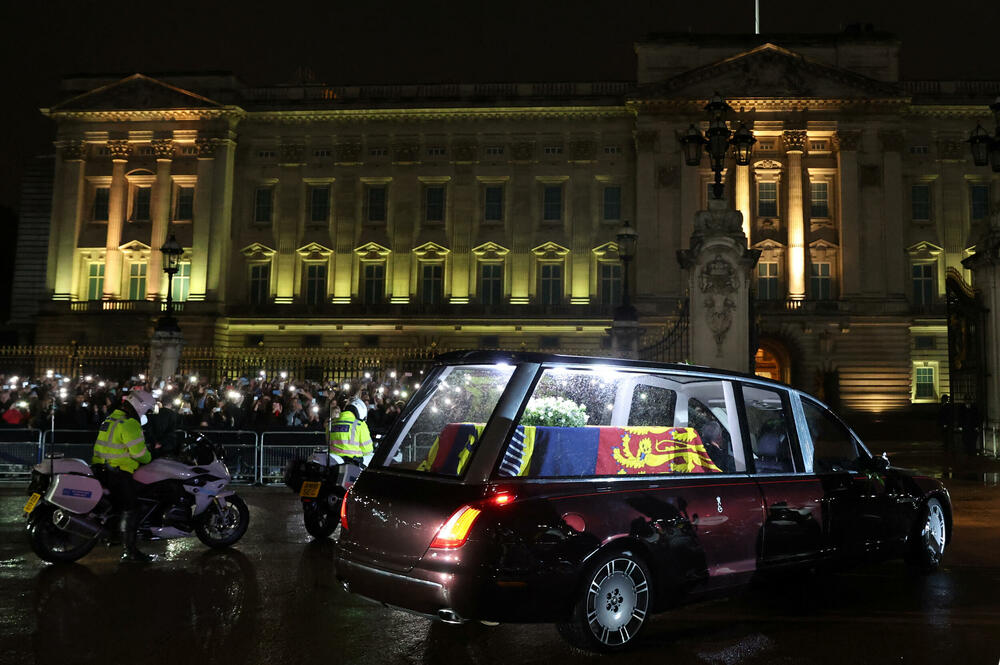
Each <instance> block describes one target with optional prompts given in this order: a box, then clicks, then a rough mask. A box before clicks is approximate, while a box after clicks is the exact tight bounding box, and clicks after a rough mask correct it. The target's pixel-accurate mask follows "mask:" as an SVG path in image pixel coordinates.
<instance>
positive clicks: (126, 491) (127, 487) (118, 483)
mask: <svg viewBox="0 0 1000 665" xmlns="http://www.w3.org/2000/svg"><path fill="white" fill-rule="evenodd" d="M103 480H104V484H105V486H106V487H107V488H108V489H109V490H111V504H112V505H113V506H114V507H115V510H116V511H119V512H123V511H126V510H132V509H133V508H135V507H136V504H137V499H136V487H135V486H136V482H135V479H134V478H133V477H132V474H131V473H129V472H128V471H122V470H121V469H119V468H116V467H113V466H108V465H104V478H103Z"/></svg>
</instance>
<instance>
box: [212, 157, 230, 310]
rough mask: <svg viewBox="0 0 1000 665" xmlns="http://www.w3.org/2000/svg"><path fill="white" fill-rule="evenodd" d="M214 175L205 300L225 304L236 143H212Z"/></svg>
mask: <svg viewBox="0 0 1000 665" xmlns="http://www.w3.org/2000/svg"><path fill="white" fill-rule="evenodd" d="M213 142H214V144H215V173H213V174H212V230H211V234H210V235H209V243H208V288H207V292H208V297H209V299H215V300H219V301H225V300H226V277H227V274H228V271H229V261H230V258H231V257H230V256H229V253H230V245H231V244H232V240H231V238H232V230H231V227H232V221H233V166H234V160H235V154H236V142H235V141H233V140H232V139H231V138H221V139H213Z"/></svg>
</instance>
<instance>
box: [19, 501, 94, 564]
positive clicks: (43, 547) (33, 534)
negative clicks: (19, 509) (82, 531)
mask: <svg viewBox="0 0 1000 665" xmlns="http://www.w3.org/2000/svg"><path fill="white" fill-rule="evenodd" d="M54 512H55V509H54V508H52V506H39V507H38V508H36V509H35V511H34V514H32V516H31V519H30V520H29V521H28V523H27V524H26V525H25V531H26V533H27V536H28V543H29V544H30V545H31V549H32V551H33V552H34V553H35V554H37V555H38V557H39V558H40V559H42V560H43V561H48V562H50V563H67V562H70V561H76V560H77V559H80V558H82V557H84V556H86V555H87V554H89V553H90V550H92V549H94V545H96V544H97V541H98V538H97V537H96V536H95V537H93V538H84V537H82V536H77V535H75V534H72V533H69V532H68V531H63V530H62V529H60V528H59V527H57V526H56V525H55V524H53V523H52V514H53V513H54Z"/></svg>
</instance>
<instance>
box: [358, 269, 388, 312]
mask: <svg viewBox="0 0 1000 665" xmlns="http://www.w3.org/2000/svg"><path fill="white" fill-rule="evenodd" d="M384 299H385V264H384V263H365V264H363V269H362V275H361V302H363V303H364V304H366V305H378V304H380V303H381V302H382V301H383V300H384Z"/></svg>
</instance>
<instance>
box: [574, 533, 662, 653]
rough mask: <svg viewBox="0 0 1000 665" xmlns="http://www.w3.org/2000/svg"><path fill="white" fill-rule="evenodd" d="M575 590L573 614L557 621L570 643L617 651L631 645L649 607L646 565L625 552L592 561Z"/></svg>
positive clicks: (649, 581) (650, 592) (587, 647)
mask: <svg viewBox="0 0 1000 665" xmlns="http://www.w3.org/2000/svg"><path fill="white" fill-rule="evenodd" d="M583 580H584V581H583V584H582V586H581V588H580V590H579V591H578V592H577V600H576V604H575V605H574V606H573V615H572V617H571V619H570V620H569V621H567V622H565V623H560V624H557V626H556V628H557V629H558V630H559V634H560V635H562V636H563V638H564V639H566V641H568V642H569V643H570V644H572V645H573V646H576V647H579V648H581V649H587V650H589V651H604V652H608V651H621V650H623V649H626V648H628V647H629V646H631V645H632V642H634V641H635V638H636V636H637V635H638V634H639V631H640V630H641V629H642V627H643V626H644V625H645V624H646V617H647V615H648V614H649V611H650V608H652V606H653V592H652V588H651V577H650V574H649V568H647V567H646V564H645V562H643V560H642V559H641V558H640V557H638V556H636V555H635V554H633V553H632V552H629V551H624V552H614V553H611V554H607V555H605V556H603V557H600V558H599V559H598V560H597V561H595V562H594V563H593V564H592V565H591V566H590V568H588V572H587V574H586V575H585V576H584V578H583Z"/></svg>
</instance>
